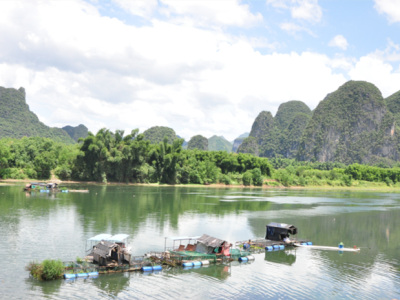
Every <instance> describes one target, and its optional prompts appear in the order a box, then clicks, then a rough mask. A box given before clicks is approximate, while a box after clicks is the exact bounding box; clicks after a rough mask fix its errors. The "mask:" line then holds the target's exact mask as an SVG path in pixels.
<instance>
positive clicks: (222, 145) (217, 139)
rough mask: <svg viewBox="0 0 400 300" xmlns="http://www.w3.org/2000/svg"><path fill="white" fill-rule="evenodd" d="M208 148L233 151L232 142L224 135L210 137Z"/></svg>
mask: <svg viewBox="0 0 400 300" xmlns="http://www.w3.org/2000/svg"><path fill="white" fill-rule="evenodd" d="M208 150H210V151H226V152H231V151H232V143H231V142H229V141H227V140H226V139H225V138H224V137H223V136H216V135H214V136H212V137H210V138H209V139H208Z"/></svg>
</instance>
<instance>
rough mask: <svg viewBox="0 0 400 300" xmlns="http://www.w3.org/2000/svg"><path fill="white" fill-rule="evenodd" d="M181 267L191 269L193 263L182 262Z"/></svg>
mask: <svg viewBox="0 0 400 300" xmlns="http://www.w3.org/2000/svg"><path fill="white" fill-rule="evenodd" d="M182 266H184V267H193V263H192V262H184V263H183V264H182Z"/></svg>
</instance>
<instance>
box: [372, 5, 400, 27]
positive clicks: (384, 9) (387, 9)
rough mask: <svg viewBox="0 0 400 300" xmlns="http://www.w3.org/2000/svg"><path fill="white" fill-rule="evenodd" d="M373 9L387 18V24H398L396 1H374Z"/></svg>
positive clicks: (398, 16) (398, 9) (399, 16)
mask: <svg viewBox="0 0 400 300" xmlns="http://www.w3.org/2000/svg"><path fill="white" fill-rule="evenodd" d="M375 9H376V10H377V11H378V12H379V13H380V14H384V15H386V16H387V18H388V19H389V22H392V23H396V22H400V3H399V1H398V0H375Z"/></svg>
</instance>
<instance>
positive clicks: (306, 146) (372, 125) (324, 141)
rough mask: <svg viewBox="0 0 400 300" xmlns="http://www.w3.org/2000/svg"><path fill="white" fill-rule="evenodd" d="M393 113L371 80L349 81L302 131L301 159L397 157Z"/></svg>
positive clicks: (323, 103) (362, 160)
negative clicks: (368, 81)
mask: <svg viewBox="0 0 400 300" xmlns="http://www.w3.org/2000/svg"><path fill="white" fill-rule="evenodd" d="M397 145H398V141H397V135H396V132H395V121H394V117H393V114H392V113H391V112H390V111H389V110H388V108H387V106H386V103H385V101H384V100H383V98H382V95H381V92H380V91H379V90H378V89H377V88H376V87H375V86H374V85H373V84H371V83H367V82H362V81H349V82H347V83H345V84H344V85H343V86H341V87H340V88H339V89H338V90H337V91H335V92H333V93H331V94H328V95H327V96H326V98H325V99H324V100H323V101H321V102H320V103H319V105H318V106H317V108H316V109H315V111H314V113H313V116H312V118H311V120H310V122H309V123H308V126H307V128H306V130H305V132H304V134H303V137H302V139H301V143H300V146H299V150H298V154H297V157H298V159H299V160H316V161H321V162H327V161H336V162H343V163H354V162H359V163H369V162H372V161H374V160H377V159H378V160H379V158H388V159H392V160H397V159H398V154H397V152H398V151H397Z"/></svg>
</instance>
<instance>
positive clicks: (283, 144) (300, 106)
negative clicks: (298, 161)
mask: <svg viewBox="0 0 400 300" xmlns="http://www.w3.org/2000/svg"><path fill="white" fill-rule="evenodd" d="M311 114H312V112H311V110H310V108H309V107H308V106H307V105H306V104H305V103H303V102H301V101H295V100H294V101H288V102H286V103H282V104H281V105H280V106H279V108H278V111H277V113H276V116H275V117H273V116H272V114H271V113H270V112H266V111H263V112H261V113H260V114H259V115H258V116H257V118H256V120H255V121H254V123H253V126H252V128H251V132H250V136H249V137H248V138H247V139H245V140H244V141H243V143H242V144H241V145H240V146H239V149H238V152H244V153H252V154H256V155H259V156H263V157H275V156H282V157H285V158H293V157H295V155H296V153H297V148H298V146H299V144H300V138H301V136H302V134H303V131H304V129H305V128H306V125H307V123H308V119H309V118H310V116H311ZM255 145H257V146H256V147H255ZM254 147H255V148H254ZM253 148H254V149H253Z"/></svg>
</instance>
